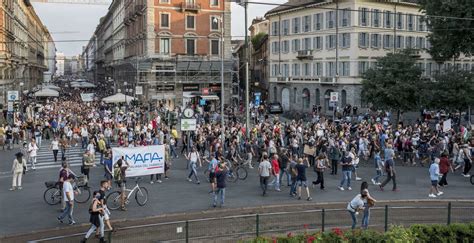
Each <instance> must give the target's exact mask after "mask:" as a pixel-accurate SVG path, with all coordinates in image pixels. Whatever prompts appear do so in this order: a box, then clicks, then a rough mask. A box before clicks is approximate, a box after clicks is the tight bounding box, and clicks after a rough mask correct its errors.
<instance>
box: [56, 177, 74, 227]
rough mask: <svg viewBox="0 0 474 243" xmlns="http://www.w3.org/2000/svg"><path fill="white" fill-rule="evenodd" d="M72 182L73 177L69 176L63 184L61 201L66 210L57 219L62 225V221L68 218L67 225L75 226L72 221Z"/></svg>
mask: <svg viewBox="0 0 474 243" xmlns="http://www.w3.org/2000/svg"><path fill="white" fill-rule="evenodd" d="M73 180H74V175H72V174H70V175H68V177H67V180H66V181H64V183H63V200H64V201H65V203H66V208H64V210H63V212H62V214H61V215H59V217H58V218H57V219H58V221H59V222H60V223H63V220H64V219H65V218H66V217H68V219H69V225H74V224H76V221H74V217H73V212H74V189H73V187H72V181H73Z"/></svg>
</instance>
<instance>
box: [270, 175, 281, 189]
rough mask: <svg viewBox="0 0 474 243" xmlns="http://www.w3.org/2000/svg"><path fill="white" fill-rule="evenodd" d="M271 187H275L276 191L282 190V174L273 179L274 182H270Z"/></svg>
mask: <svg viewBox="0 0 474 243" xmlns="http://www.w3.org/2000/svg"><path fill="white" fill-rule="evenodd" d="M270 185H272V186H273V185H274V186H275V190H277V191H278V190H280V174H276V175H275V178H274V179H273V181H272V182H270Z"/></svg>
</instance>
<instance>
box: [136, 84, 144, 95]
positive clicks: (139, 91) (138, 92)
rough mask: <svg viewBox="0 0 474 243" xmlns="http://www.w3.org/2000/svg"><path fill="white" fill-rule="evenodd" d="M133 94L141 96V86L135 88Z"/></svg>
mask: <svg viewBox="0 0 474 243" xmlns="http://www.w3.org/2000/svg"><path fill="white" fill-rule="evenodd" d="M135 94H136V95H143V87H142V86H137V87H135Z"/></svg>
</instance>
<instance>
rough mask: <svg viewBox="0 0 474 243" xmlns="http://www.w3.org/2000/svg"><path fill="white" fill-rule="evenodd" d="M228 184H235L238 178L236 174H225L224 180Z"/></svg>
mask: <svg viewBox="0 0 474 243" xmlns="http://www.w3.org/2000/svg"><path fill="white" fill-rule="evenodd" d="M225 179H226V180H227V181H228V182H236V181H237V179H238V177H237V173H236V172H232V173H230V172H228V173H227V176H226V178H225Z"/></svg>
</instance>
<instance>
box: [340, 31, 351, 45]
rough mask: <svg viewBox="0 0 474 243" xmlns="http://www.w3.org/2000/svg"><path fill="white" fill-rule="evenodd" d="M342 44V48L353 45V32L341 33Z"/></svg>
mask: <svg viewBox="0 0 474 243" xmlns="http://www.w3.org/2000/svg"><path fill="white" fill-rule="evenodd" d="M339 38H340V40H341V41H340V44H339V46H340V47H342V48H349V47H351V34H350V33H343V34H340V35H339Z"/></svg>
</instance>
